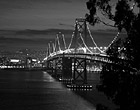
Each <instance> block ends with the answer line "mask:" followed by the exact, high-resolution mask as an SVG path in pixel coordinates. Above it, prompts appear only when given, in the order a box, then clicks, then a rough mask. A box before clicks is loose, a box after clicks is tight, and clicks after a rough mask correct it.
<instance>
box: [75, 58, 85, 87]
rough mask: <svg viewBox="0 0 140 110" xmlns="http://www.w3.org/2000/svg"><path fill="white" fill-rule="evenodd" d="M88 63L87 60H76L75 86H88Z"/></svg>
mask: <svg viewBox="0 0 140 110" xmlns="http://www.w3.org/2000/svg"><path fill="white" fill-rule="evenodd" d="M86 67H87V62H86V59H78V58H74V71H73V84H76V85H84V84H87V69H86Z"/></svg>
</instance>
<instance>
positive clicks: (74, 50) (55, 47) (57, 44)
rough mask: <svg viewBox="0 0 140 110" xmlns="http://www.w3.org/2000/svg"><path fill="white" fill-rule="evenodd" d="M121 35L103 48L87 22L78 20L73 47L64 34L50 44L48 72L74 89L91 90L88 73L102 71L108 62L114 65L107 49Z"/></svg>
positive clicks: (73, 37)
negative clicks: (97, 42) (103, 65)
mask: <svg viewBox="0 0 140 110" xmlns="http://www.w3.org/2000/svg"><path fill="white" fill-rule="evenodd" d="M118 36H119V32H118V33H117V35H116V36H115V37H114V39H113V40H112V41H111V43H110V44H109V45H108V46H107V47H106V48H100V47H99V46H98V45H97V44H96V42H95V40H94V38H93V36H92V34H91V31H90V29H89V26H88V24H87V22H86V20H85V19H83V18H77V19H76V20H75V25H74V31H73V33H72V37H71V40H70V43H69V45H67V44H66V40H65V36H64V34H63V33H61V32H59V33H58V34H57V35H56V38H55V41H54V42H51V43H48V47H47V55H46V58H44V62H45V65H46V67H47V70H49V71H50V73H51V74H52V75H53V76H55V77H57V78H58V79H59V80H69V81H70V83H71V84H70V85H67V86H68V87H70V88H77V87H80V88H81V87H82V88H83V87H84V88H91V87H92V86H91V85H88V84H87V74H88V71H90V70H93V71H95V70H96V71H97V70H98V71H101V69H102V64H104V63H108V64H114V61H113V60H111V59H110V57H109V56H108V55H106V50H107V49H108V48H109V47H110V46H111V45H112V44H113V43H114V41H115V40H116V39H117V37H118ZM89 41H90V42H91V41H92V43H91V44H90V43H89ZM115 63H116V62H115ZM120 63H122V61H121V60H118V62H117V64H120ZM95 68H96V69H95Z"/></svg>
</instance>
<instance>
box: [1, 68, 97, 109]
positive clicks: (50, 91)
mask: <svg viewBox="0 0 140 110" xmlns="http://www.w3.org/2000/svg"><path fill="white" fill-rule="evenodd" d="M79 93H81V92H79ZM79 93H76V92H73V91H70V90H68V89H67V88H66V87H65V86H64V85H63V84H61V83H60V82H58V81H56V80H55V79H54V78H52V77H51V76H50V75H49V74H48V73H47V72H42V71H0V110H95V106H94V105H93V104H91V103H90V102H89V101H87V100H86V99H85V98H84V97H81V96H82V95H83V94H84V95H85V93H84V92H82V93H81V95H78V94H79ZM86 94H87V92H86ZM85 96H86V95H85Z"/></svg>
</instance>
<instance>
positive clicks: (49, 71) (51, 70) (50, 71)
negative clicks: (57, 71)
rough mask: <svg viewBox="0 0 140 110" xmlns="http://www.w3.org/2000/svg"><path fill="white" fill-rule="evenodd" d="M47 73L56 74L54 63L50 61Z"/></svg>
mask: <svg viewBox="0 0 140 110" xmlns="http://www.w3.org/2000/svg"><path fill="white" fill-rule="evenodd" d="M46 63H47V72H48V73H51V74H52V73H54V67H53V61H52V60H50V61H47V62H46Z"/></svg>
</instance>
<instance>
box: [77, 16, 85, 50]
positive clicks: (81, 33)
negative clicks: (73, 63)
mask: <svg viewBox="0 0 140 110" xmlns="http://www.w3.org/2000/svg"><path fill="white" fill-rule="evenodd" d="M86 44H87V24H86V19H83V18H77V19H76V20H75V33H74V49H75V53H77V52H78V48H80V47H85V45H86Z"/></svg>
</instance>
